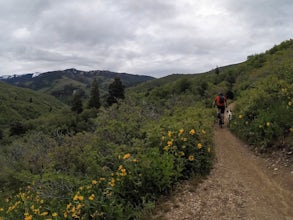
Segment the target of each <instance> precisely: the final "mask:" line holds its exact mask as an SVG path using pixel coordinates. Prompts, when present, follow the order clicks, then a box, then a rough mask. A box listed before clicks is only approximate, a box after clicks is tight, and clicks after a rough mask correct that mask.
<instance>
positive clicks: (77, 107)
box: [71, 93, 83, 114]
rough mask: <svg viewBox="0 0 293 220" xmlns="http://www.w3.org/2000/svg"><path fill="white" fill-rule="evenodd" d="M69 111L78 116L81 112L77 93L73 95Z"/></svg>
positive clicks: (79, 97) (79, 96)
mask: <svg viewBox="0 0 293 220" xmlns="http://www.w3.org/2000/svg"><path fill="white" fill-rule="evenodd" d="M71 111H74V112H76V113H77V114H80V113H81V112H82V111H83V108H82V101H81V95H80V94H79V93H76V94H74V95H73V99H72V105H71Z"/></svg>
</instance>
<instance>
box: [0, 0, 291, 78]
mask: <svg viewBox="0 0 293 220" xmlns="http://www.w3.org/2000/svg"><path fill="white" fill-rule="evenodd" d="M292 11H293V2H292V1H291V0H280V1H275V0H239V1H234V0H218V1H215V0H205V1H191V0H180V1H179V0H176V1H167V0H156V1H155V0H145V1H136V0H120V1H114V0H100V1H96V0H87V1H82V0H64V1H58V0H10V1H0V25H1V27H2V30H1V33H2V34H1V35H0V62H1V66H0V74H14V73H25V72H36V71H39V72H43V71H49V70H55V69H62V68H72V67H73V68H78V69H82V70H93V69H108V70H112V71H118V72H128V73H135V74H148V75H153V76H157V77H160V76H164V75H168V74H171V73H198V72H203V71H208V70H210V69H211V68H214V67H215V66H222V65H227V64H231V63H236V62H241V61H244V60H245V59H246V57H247V56H248V55H251V54H254V53H260V52H263V51H265V50H267V49H269V48H270V47H272V46H274V45H275V44H278V43H280V42H282V41H284V40H287V39H290V38H291V37H292V30H293V23H292V20H293V15H292V13H291V12H292Z"/></svg>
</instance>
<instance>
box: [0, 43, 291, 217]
mask: <svg viewBox="0 0 293 220" xmlns="http://www.w3.org/2000/svg"><path fill="white" fill-rule="evenodd" d="M292 54H293V41H292V40H290V41H286V42H283V43H282V44H280V45H278V46H275V47H274V48H272V49H271V50H269V51H267V52H266V53H263V54H260V55H252V56H249V57H248V60H247V61H246V62H244V63H240V64H235V65H230V66H226V67H217V69H214V70H211V71H210V72H207V73H203V74H193V75H183V74H175V75H170V76H167V77H164V78H161V79H157V80H153V81H148V82H145V83H143V84H140V85H138V86H136V87H132V88H129V89H127V90H125V91H124V87H123V86H122V85H123V83H121V82H118V83H117V82H116V83H115V81H114V83H113V84H112V85H113V86H111V87H109V93H110V95H111V94H112V95H113V97H114V98H115V102H113V103H111V105H109V106H106V105H105V104H104V105H103V103H102V105H101V106H99V107H95V106H92V105H91V106H92V107H93V108H85V106H86V105H85V104H84V103H85V102H86V103H89V102H88V101H89V99H86V100H85V101H84V103H82V107H83V108H82V110H83V111H80V112H79V111H78V112H77V111H71V110H70V108H69V107H68V106H64V105H62V104H61V105H60V106H59V105H57V104H56V106H55V105H53V103H55V102H56V100H55V99H52V102H51V101H50V102H48V104H49V105H50V106H51V107H52V109H51V110H50V111H49V110H47V112H46V113H45V111H44V110H43V109H40V112H42V114H41V113H40V112H38V114H36V115H35V114H32V115H29V114H28V113H25V115H26V116H22V115H18V116H17V117H19V119H26V120H19V121H17V120H16V122H17V123H12V124H11V125H9V126H7V125H6V127H5V126H4V127H3V128H2V130H1V129H0V137H3V136H4V137H5V138H3V140H6V141H3V144H2V145H1V148H0V166H1V168H2V169H1V170H0V186H1V188H0V195H1V196H0V197H1V198H0V219H4V220H6V219H25V220H28V219H137V218H139V217H140V216H141V211H142V210H143V209H144V210H148V209H151V208H152V207H154V205H155V203H156V200H157V199H158V197H159V196H160V195H162V194H167V193H168V192H169V191H170V190H172V188H173V186H174V185H176V184H177V183H178V182H180V181H181V180H184V179H188V178H189V177H191V176H199V177H202V176H205V175H207V174H209V172H210V169H211V167H212V162H213V156H214V150H213V126H214V119H215V118H214V117H215V110H214V109H213V108H212V102H213V99H214V96H215V95H216V94H217V93H218V92H219V91H221V92H223V93H225V94H227V97H228V98H230V99H229V102H231V101H232V99H234V100H236V109H235V111H234V119H233V120H232V121H231V123H230V125H229V126H230V128H231V130H232V131H233V132H235V134H237V135H239V136H240V137H241V138H243V139H244V140H245V141H247V142H248V143H249V144H252V145H253V146H255V147H256V148H258V149H261V150H262V151H265V150H267V149H276V148H280V147H281V148H288V149H290V148H291V149H292V139H293V121H292V120H293V115H292V113H293V111H292V107H293V92H292V91H293V87H292V82H293V64H292ZM97 81H98V79H97ZM114 85H118V86H114ZM5 86H7V85H5V84H3V88H6V87H5ZM0 88H2V84H1V87H0ZM7 88H8V87H7ZM94 88H95V89H94ZM117 88H118V89H117ZM94 90H95V91H99V90H97V87H96V86H95V85H94V83H93V86H92V91H94ZM117 90H118V91H119V92H118V93H115V94H118V95H115V96H114V91H117ZM11 91H13V90H11ZM19 91H20V90H15V94H14V93H11V94H10V95H9V96H8V97H6V99H4V98H3V100H8V101H7V104H5V106H9V103H13V100H11V97H15V96H16V94H17V96H18V95H19V94H20V93H19ZM21 91H23V92H21V94H25V92H24V91H27V92H31V91H28V90H21ZM111 91H112V92H113V93H111ZM93 93H95V92H92V94H91V97H94V94H93ZM0 94H2V93H0ZM3 94H4V93H3ZM29 94H30V93H29ZM32 94H36V93H32ZM121 94H123V96H119V95H121ZM3 97H4V96H3ZM98 97H99V95H97V97H96V98H94V100H98ZM71 98H72V97H71ZM116 98H118V99H116ZM20 100H22V101H21V102H19V103H18V104H21V107H19V111H24V110H26V111H28V110H27V109H28V108H27V106H30V105H34V104H36V103H38V97H37V96H33V95H29V96H25V97H21V99H20ZM23 100H26V101H25V102H24V101H23ZM45 100H47V99H45V98H43V99H42V101H43V102H44V103H46V101H45ZM11 101H12V102H11ZM43 102H41V103H43ZM56 103H59V102H56ZM93 103H94V102H93ZM40 106H43V105H40ZM44 106H45V105H44ZM78 106H79V107H80V102H79V104H78ZM87 107H90V106H87ZM14 109H18V108H14ZM28 112H29V111H28ZM77 113H79V114H77ZM2 114H3V116H4V118H5V117H8V115H9V113H8V112H4V111H3V112H2ZM4 114H5V115H4ZM12 115H13V114H11V116H12ZM15 117H16V116H15ZM17 117H16V118H17ZM1 118H2V117H1ZM3 120H4V119H3ZM12 121H13V120H10V121H9V122H12ZM18 122H19V123H18ZM3 125H5V122H3ZM3 129H4V130H3ZM23 129H24V130H23ZM9 133H10V134H11V135H12V136H11V137H8V136H9V135H8V134H9Z"/></svg>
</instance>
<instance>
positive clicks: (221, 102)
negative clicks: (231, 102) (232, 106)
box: [219, 95, 225, 104]
mask: <svg viewBox="0 0 293 220" xmlns="http://www.w3.org/2000/svg"><path fill="white" fill-rule="evenodd" d="M224 102H225V97H224V96H223V95H220V99H219V103H220V104H224Z"/></svg>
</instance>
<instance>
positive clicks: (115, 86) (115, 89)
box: [107, 77, 124, 106]
mask: <svg viewBox="0 0 293 220" xmlns="http://www.w3.org/2000/svg"><path fill="white" fill-rule="evenodd" d="M118 99H124V86H123V85H122V82H121V80H120V78H118V77H116V78H115V80H114V82H113V83H112V84H110V85H109V97H108V99H107V103H108V105H109V106H111V105H112V104H114V103H117V101H118Z"/></svg>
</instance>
